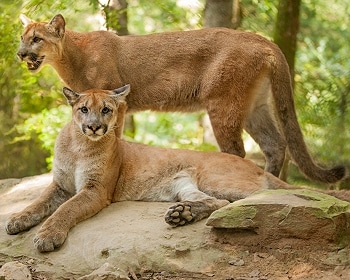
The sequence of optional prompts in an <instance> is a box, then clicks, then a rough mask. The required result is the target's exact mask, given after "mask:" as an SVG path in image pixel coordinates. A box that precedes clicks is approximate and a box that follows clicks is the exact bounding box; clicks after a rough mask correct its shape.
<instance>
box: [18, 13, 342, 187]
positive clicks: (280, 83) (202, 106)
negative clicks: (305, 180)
mask: <svg viewBox="0 0 350 280" xmlns="http://www.w3.org/2000/svg"><path fill="white" fill-rule="evenodd" d="M21 21H22V23H23V25H24V26H25V29H24V32H23V34H22V39H21V46H20V48H19V51H18V56H19V57H20V58H21V59H22V60H23V61H25V62H27V64H28V69H29V70H31V71H33V72H35V71H37V70H38V69H40V67H41V65H43V64H45V63H47V64H50V65H52V66H53V67H54V68H55V69H56V71H57V72H58V74H59V76H60V77H61V78H62V79H63V81H64V82H65V83H66V84H67V85H68V86H69V87H70V88H72V89H73V90H76V91H83V90H87V89H90V88H102V89H114V88H117V87H119V86H121V85H123V84H126V83H128V84H131V88H132V92H131V94H130V95H129V96H128V97H127V103H128V108H129V109H128V111H129V112H135V111H139V110H147V109H151V110H156V111H181V112H193V111H198V110H206V111H207V112H208V114H209V117H210V121H211V123H212V126H213V130H214V134H215V137H216V139H217V142H218V144H219V146H220V149H221V151H223V152H226V153H230V154H235V155H238V156H241V157H244V156H245V151H244V146H243V141H242V138H241V133H242V129H243V128H245V129H246V130H247V132H248V133H249V134H250V135H251V136H252V137H253V138H254V140H255V141H256V142H257V143H258V144H259V145H260V147H261V149H262V151H263V152H264V154H265V157H266V167H265V170H267V171H268V172H271V173H272V174H274V175H275V176H278V175H279V173H280V170H281V167H282V164H283V160H284V156H285V150H286V148H287V147H288V148H289V151H290V153H291V157H292V159H293V160H294V162H295V163H296V164H297V165H298V166H299V168H300V170H301V171H302V172H303V173H304V174H305V175H306V176H308V177H310V178H311V179H313V180H317V181H321V182H326V183H334V182H337V181H339V180H341V179H343V178H344V177H345V175H346V170H345V168H344V167H343V166H338V167H335V168H333V169H330V170H327V169H323V168H320V167H319V166H317V165H316V164H315V163H314V162H313V160H312V158H311V156H310V155H309V153H308V151H307V148H306V145H305V143H304V140H303V135H302V132H301V130H300V127H299V124H298V122H297V117H296V113H295V108H294V101H293V91H292V85H291V78H290V74H289V70H288V65H287V62H286V60H285V57H284V55H283V54H282V52H281V51H280V49H279V48H278V47H277V46H276V45H275V44H273V43H272V42H270V41H268V40H266V39H265V38H263V37H261V36H258V35H256V34H253V33H248V32H242V31H235V30H229V29H224V28H214V29H203V30H196V31H187V32H171V33H160V34H152V35H145V36H126V37H119V36H117V35H115V34H114V33H111V32H106V31H96V32H88V33H78V32H74V31H71V30H66V28H65V20H64V18H63V17H62V16H61V15H56V16H55V17H54V18H53V19H52V20H51V21H50V22H49V23H44V22H33V21H31V20H30V19H28V18H27V17H26V16H24V15H22V16H21ZM275 115H276V116H277V119H276V118H275ZM277 123H279V125H277ZM279 127H280V128H281V131H280V129H279Z"/></svg>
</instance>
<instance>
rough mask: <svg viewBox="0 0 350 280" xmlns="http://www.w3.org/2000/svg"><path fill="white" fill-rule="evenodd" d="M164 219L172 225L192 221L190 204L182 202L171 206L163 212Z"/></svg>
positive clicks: (180, 224) (175, 225)
mask: <svg viewBox="0 0 350 280" xmlns="http://www.w3.org/2000/svg"><path fill="white" fill-rule="evenodd" d="M165 221H166V222H167V223H168V224H169V225H171V226H173V227H177V226H184V225H186V224H189V223H191V222H192V221H193V215H192V212H191V206H190V205H188V204H186V203H182V202H179V203H177V204H175V205H173V206H171V207H170V208H169V209H168V212H167V213H166V214H165Z"/></svg>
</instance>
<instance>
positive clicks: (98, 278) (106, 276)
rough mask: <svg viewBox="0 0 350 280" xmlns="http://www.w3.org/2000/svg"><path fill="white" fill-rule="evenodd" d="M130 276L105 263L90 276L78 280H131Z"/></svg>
mask: <svg viewBox="0 0 350 280" xmlns="http://www.w3.org/2000/svg"><path fill="white" fill-rule="evenodd" d="M129 279H130V278H129V277H128V274H127V273H126V272H125V271H123V270H120V269H116V268H114V267H113V266H112V265H110V264H109V263H104V264H103V265H102V266H101V267H100V268H98V269H96V270H95V271H93V272H92V273H90V274H89V275H86V276H83V277H80V278H78V280H129Z"/></svg>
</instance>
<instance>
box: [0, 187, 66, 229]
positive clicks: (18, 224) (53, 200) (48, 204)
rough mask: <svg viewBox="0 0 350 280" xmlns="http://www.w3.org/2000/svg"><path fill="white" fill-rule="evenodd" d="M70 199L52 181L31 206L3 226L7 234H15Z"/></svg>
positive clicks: (16, 214)
mask: <svg viewBox="0 0 350 280" xmlns="http://www.w3.org/2000/svg"><path fill="white" fill-rule="evenodd" d="M70 197H72V195H71V194H69V193H68V192H66V191H65V190H63V189H61V188H60V186H59V185H58V184H57V183H56V182H55V181H53V182H52V183H51V184H50V185H49V186H48V187H47V188H46V189H45V190H44V192H43V193H42V194H41V195H40V197H39V198H37V199H36V200H35V201H34V202H33V203H32V204H31V205H29V206H27V207H26V208H25V209H24V210H22V211H21V212H19V213H15V214H13V215H12V216H11V217H10V218H9V219H8V220H7V222H6V225H5V228H6V231H7V233H8V234H16V233H19V232H21V231H24V230H28V229H30V228H31V227H33V226H35V225H37V224H39V223H40V222H41V221H42V220H43V219H44V218H45V217H47V216H49V215H51V214H52V213H53V212H54V211H55V210H56V209H57V208H58V207H59V206H60V205H61V204H62V203H64V202H65V201H67V200H68V199H69V198H70Z"/></svg>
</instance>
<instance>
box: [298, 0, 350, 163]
mask: <svg viewBox="0 0 350 280" xmlns="http://www.w3.org/2000/svg"><path fill="white" fill-rule="evenodd" d="M302 11H303V13H302V21H301V32H300V44H299V50H298V54H297V64H296V68H297V73H296V96H295V99H296V104H297V107H298V108H300V109H301V110H299V111H298V112H299V119H300V122H301V123H302V124H303V125H304V132H305V135H306V139H307V142H308V144H309V146H311V147H312V149H313V154H315V156H316V157H317V158H320V159H322V160H323V161H327V162H330V163H331V162H337V163H339V162H344V163H346V164H347V165H350V160H349V151H350V144H349V141H348V139H349V137H350V131H349V129H346V128H348V127H349V124H350V112H349V109H348V107H349V102H350V82H349V78H350V52H349V44H348V41H349V38H350V31H349V29H348V28H347V26H349V24H350V20H349V17H348V16H347V15H348V14H349V12H350V5H349V3H347V2H346V1H345V2H344V1H337V0H334V1H333V3H329V1H319V2H317V5H315V4H314V3H313V1H310V0H309V1H304V3H303V6H302Z"/></svg>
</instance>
